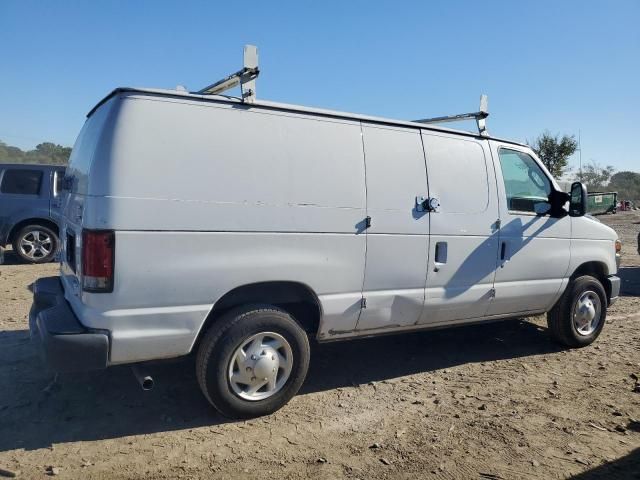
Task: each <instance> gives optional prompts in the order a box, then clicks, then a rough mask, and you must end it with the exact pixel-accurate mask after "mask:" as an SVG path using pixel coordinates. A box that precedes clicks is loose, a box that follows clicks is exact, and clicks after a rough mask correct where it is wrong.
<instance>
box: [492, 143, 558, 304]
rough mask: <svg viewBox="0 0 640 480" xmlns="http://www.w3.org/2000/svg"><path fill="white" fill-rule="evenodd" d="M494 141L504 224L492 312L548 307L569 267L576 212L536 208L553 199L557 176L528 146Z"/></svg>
mask: <svg viewBox="0 0 640 480" xmlns="http://www.w3.org/2000/svg"><path fill="white" fill-rule="evenodd" d="M490 143H491V152H492V155H493V159H494V163H495V169H496V177H497V183H498V195H499V199H500V221H501V227H500V254H499V258H498V265H497V269H496V278H495V298H494V300H493V302H492V304H491V307H490V309H489V312H488V314H489V315H506V314H519V313H526V312H534V311H541V310H547V309H548V308H550V307H551V305H552V304H553V302H554V301H555V299H556V298H557V295H558V293H559V291H560V288H561V286H562V283H563V281H564V278H565V276H566V274H567V270H568V268H569V260H570V255H571V251H570V238H571V218H570V217H569V216H565V217H563V218H552V217H550V216H549V215H545V214H537V213H536V208H539V206H540V205H543V204H545V203H546V202H547V200H548V195H549V193H550V192H551V189H552V188H553V187H552V180H551V178H550V176H549V175H548V173H547V172H545V171H544V170H543V168H542V167H541V166H540V165H539V164H538V162H537V161H536V160H535V159H534V158H533V157H532V155H531V153H530V151H529V150H528V149H527V148H526V147H520V146H514V145H510V144H503V143H500V142H496V141H493V140H492V141H491V142H490ZM536 205H539V206H538V207H536Z"/></svg>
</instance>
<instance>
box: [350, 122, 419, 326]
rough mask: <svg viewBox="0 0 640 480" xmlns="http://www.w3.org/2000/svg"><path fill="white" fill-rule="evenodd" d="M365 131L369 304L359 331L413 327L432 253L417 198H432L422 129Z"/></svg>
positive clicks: (366, 286) (365, 292) (367, 128)
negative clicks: (417, 208)
mask: <svg viewBox="0 0 640 480" xmlns="http://www.w3.org/2000/svg"><path fill="white" fill-rule="evenodd" d="M362 129H363V140H364V152H365V163H366V182H367V183H366V184H367V215H368V216H369V217H370V219H371V226H370V227H369V228H367V229H366V234H367V257H366V266H365V276H364V285H363V302H366V304H365V305H366V308H363V309H362V310H361V313H360V318H359V321H358V325H357V327H356V329H357V330H360V331H362V330H370V329H382V328H398V327H402V326H408V325H414V324H415V323H417V321H418V319H419V317H420V313H421V311H422V307H423V304H424V288H425V280H426V276H427V257H428V252H429V236H428V234H429V215H428V214H427V213H426V212H418V211H417V210H416V196H425V197H426V196H428V184H427V172H426V169H425V162H424V150H423V148H422V143H421V140H420V132H419V131H417V130H415V129H403V128H397V127H384V126H374V125H366V124H365V125H363V127H362Z"/></svg>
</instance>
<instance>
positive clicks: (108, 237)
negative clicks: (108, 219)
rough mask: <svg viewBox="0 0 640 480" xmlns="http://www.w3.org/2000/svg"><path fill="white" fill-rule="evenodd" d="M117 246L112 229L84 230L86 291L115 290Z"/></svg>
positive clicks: (83, 283) (83, 270)
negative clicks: (114, 267)
mask: <svg viewBox="0 0 640 480" xmlns="http://www.w3.org/2000/svg"><path fill="white" fill-rule="evenodd" d="M115 247H116V237H115V233H114V232H113V231H112V230H83V231H82V289H83V290H84V291H85V292H94V293H109V292H112V291H113V263H114V258H115Z"/></svg>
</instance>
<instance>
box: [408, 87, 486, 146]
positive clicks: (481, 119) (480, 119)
mask: <svg viewBox="0 0 640 480" xmlns="http://www.w3.org/2000/svg"><path fill="white" fill-rule="evenodd" d="M488 116H489V99H488V97H487V96H486V95H480V110H479V111H477V112H473V113H461V114H459V115H450V116H446V117H434V118H424V119H422V120H414V121H415V122H417V123H447V122H459V121H461V120H468V119H470V118H473V119H475V121H476V124H477V125H478V133H479V134H480V135H481V136H483V137H488V136H489V132H487V122H486V118H487V117H488Z"/></svg>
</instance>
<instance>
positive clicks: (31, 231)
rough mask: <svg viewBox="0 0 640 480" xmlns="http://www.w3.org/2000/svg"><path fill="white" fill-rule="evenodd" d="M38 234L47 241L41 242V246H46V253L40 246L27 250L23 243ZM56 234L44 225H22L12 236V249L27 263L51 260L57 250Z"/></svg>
mask: <svg viewBox="0 0 640 480" xmlns="http://www.w3.org/2000/svg"><path fill="white" fill-rule="evenodd" d="M36 234H37V235H39V237H38V238H45V237H46V238H47V239H48V240H49V241H48V242H47V243H43V244H42V245H41V246H42V247H43V248H46V250H47V251H48V253H46V254H45V253H44V250H43V249H42V248H39V249H37V250H29V248H28V247H27V246H26V245H25V243H24V242H25V241H30V240H29V239H31V240H33V239H34V235H36ZM58 244H59V240H58V235H57V234H56V233H55V232H54V231H53V230H51V229H50V228H49V227H45V226H44V225H38V224H33V225H27V226H25V227H22V228H21V229H20V230H19V231H18V233H17V234H16V236H15V237H14V238H13V242H12V247H13V251H14V253H15V254H16V255H18V257H20V259H22V261H24V262H27V263H48V262H50V261H51V260H53V257H54V256H55V254H56V252H57V251H58Z"/></svg>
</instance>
